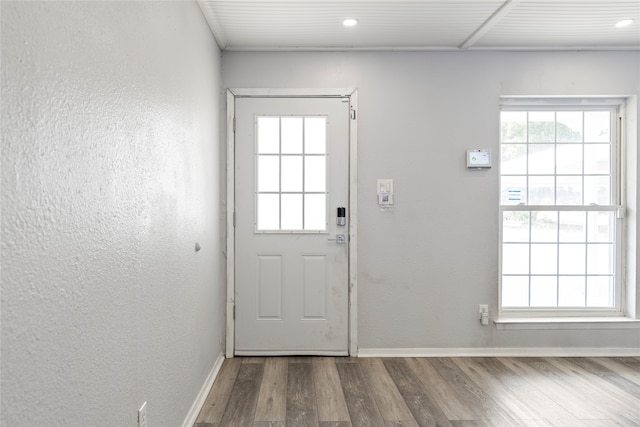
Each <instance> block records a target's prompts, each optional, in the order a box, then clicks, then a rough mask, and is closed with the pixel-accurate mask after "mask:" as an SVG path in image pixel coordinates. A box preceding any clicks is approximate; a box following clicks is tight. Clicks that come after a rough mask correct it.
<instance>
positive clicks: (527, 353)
mask: <svg viewBox="0 0 640 427" xmlns="http://www.w3.org/2000/svg"><path fill="white" fill-rule="evenodd" d="M638 356H640V348H568V347H512V348H359V349H358V357H638Z"/></svg>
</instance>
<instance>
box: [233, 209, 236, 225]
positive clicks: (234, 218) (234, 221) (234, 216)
mask: <svg viewBox="0 0 640 427" xmlns="http://www.w3.org/2000/svg"><path fill="white" fill-rule="evenodd" d="M233 226H234V227H235V226H236V213H235V212H234V213H233Z"/></svg>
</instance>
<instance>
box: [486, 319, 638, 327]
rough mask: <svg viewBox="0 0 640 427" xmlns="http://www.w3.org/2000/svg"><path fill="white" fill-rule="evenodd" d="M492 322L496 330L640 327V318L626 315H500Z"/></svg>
mask: <svg viewBox="0 0 640 427" xmlns="http://www.w3.org/2000/svg"><path fill="white" fill-rule="evenodd" d="M493 323H494V324H495V325H496V329H498V330H521V329H633V328H640V319H630V318H628V317H500V318H498V319H496V320H494V321H493Z"/></svg>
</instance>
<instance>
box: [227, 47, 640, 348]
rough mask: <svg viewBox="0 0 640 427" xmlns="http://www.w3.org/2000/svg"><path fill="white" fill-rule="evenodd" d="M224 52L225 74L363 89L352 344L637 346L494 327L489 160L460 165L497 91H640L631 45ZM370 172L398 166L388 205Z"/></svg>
mask: <svg viewBox="0 0 640 427" xmlns="http://www.w3.org/2000/svg"><path fill="white" fill-rule="evenodd" d="M222 58H223V59H222V64H223V67H222V68H223V72H222V83H223V85H224V87H231V88H233V87H256V88H264V87H274V88H279V87H282V88H318V87H320V88H322V87H355V88H358V90H359V92H358V97H359V112H358V114H359V116H358V120H359V122H358V143H359V146H358V209H359V217H358V221H359V230H358V238H359V252H358V286H359V288H358V315H359V322H358V334H359V345H360V347H361V348H365V349H367V348H368V349H372V348H484V347H502V348H505V347H582V348H592V347H602V348H607V347H622V348H638V347H640V330H638V329H627V330H579V331H566V330H557V331H548V330H545V331H539V330H535V331H497V330H495V329H494V328H492V327H482V326H481V325H480V324H479V322H478V319H477V310H478V304H480V303H487V304H490V311H491V314H492V317H494V316H495V315H496V304H497V298H498V297H497V281H498V217H497V215H498V168H493V169H491V170H489V171H469V170H466V168H465V151H466V150H467V149H469V148H488V149H490V150H491V151H492V152H493V153H494V154H497V153H498V136H499V135H498V131H499V128H498V118H499V117H498V104H499V97H500V96H507V95H638V94H639V92H640V77H639V76H640V54H639V53H638V52H610V53H596V52H557V53H544V52H542V53H540V52H537V53H523V52H521V53H517V52H493V53H492V52H446V53H433V52H432V53H428V52H422V53H421V52H387V53H381V52H359V53H336V52H312V53H300V52H280V53H259V52H254V53H251V52H224V53H223V57H222ZM636 111H637V110H636ZM635 126H636V128H637V122H636V124H635ZM634 152H635V153H636V156H637V151H634ZM635 163H636V164H637V157H636V160H635ZM377 178H392V179H394V188H395V207H394V209H393V210H392V211H391V212H381V211H380V210H379V208H378V206H377V205H376V188H375V183H376V179H377ZM636 191H637V190H636ZM634 212H635V207H634ZM633 238H634V239H635V240H636V243H637V238H638V237H637V233H634V235H633ZM636 283H637V282H635V283H634V284H633V286H637V285H636Z"/></svg>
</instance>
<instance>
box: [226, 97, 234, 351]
mask: <svg viewBox="0 0 640 427" xmlns="http://www.w3.org/2000/svg"><path fill="white" fill-rule="evenodd" d="M235 111H236V98H235V96H234V95H233V92H231V91H230V90H227V335H226V346H225V348H226V356H227V357H228V358H231V357H233V350H234V348H235V319H234V307H235V280H236V278H235V274H236V270H235V268H236V267H235V265H236V239H235V227H234V224H233V222H234V221H233V217H234V213H235V210H236V193H235V188H236V182H235V180H236V176H235V162H236V159H235V134H234V132H233V122H234V119H235Z"/></svg>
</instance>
